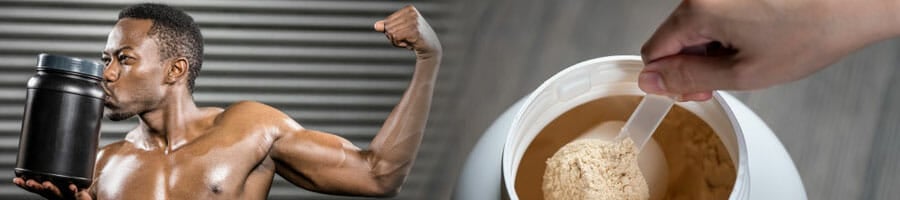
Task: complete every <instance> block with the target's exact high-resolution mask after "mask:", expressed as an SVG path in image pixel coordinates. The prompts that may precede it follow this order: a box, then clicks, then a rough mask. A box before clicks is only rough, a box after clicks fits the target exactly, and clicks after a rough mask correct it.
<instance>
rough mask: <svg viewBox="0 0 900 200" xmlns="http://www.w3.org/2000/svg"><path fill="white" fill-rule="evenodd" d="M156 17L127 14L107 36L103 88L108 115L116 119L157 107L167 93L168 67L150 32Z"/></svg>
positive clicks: (104, 53) (104, 51) (123, 118)
mask: <svg viewBox="0 0 900 200" xmlns="http://www.w3.org/2000/svg"><path fill="white" fill-rule="evenodd" d="M151 26H153V21H152V20H148V19H133V18H124V19H121V20H119V21H118V23H116V25H115V27H113V30H112V31H111V32H110V33H109V38H107V40H106V48H105V49H104V50H103V61H104V62H105V64H106V70H105V71H104V72H103V79H104V83H103V86H104V87H103V88H104V90H105V92H106V95H107V97H106V100H105V101H104V105H105V106H106V108H107V109H106V117H107V118H109V119H110V120H113V121H119V120H125V119H128V118H131V117H132V116H134V115H137V114H142V113H144V112H147V111H150V110H153V109H156V107H157V106H158V104H159V103H160V102H161V100H162V98H163V94H164V91H165V90H164V88H165V87H164V77H163V75H164V74H165V73H163V71H164V67H163V63H162V61H161V60H160V56H161V55H159V46H158V45H157V44H156V39H155V38H154V37H152V36H150V35H148V34H147V32H148V31H150V27H151Z"/></svg>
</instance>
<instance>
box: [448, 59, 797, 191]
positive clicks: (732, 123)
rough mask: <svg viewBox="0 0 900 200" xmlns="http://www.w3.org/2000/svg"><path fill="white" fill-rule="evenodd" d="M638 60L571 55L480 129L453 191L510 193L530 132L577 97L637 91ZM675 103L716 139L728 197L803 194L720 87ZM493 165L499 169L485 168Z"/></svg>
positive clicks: (772, 142)
mask: <svg viewBox="0 0 900 200" xmlns="http://www.w3.org/2000/svg"><path fill="white" fill-rule="evenodd" d="M642 67H643V63H642V62H641V59H640V57H638V56H610V57H603V58H597V59H593V60H588V61H585V62H582V63H578V64H576V65H573V66H571V67H569V68H567V69H565V70H563V71H561V72H559V73H558V74H556V75H554V76H553V77H551V78H550V79H548V80H547V81H546V82H544V84H542V85H541V86H540V87H539V88H538V89H536V90H535V91H534V92H533V93H531V94H530V95H529V96H527V97H525V98H524V99H523V100H520V101H519V102H518V103H516V104H515V105H513V106H512V107H511V108H510V109H509V110H507V111H506V113H504V114H503V115H502V116H500V118H499V119H498V120H497V121H495V123H494V125H492V126H491V128H490V129H488V131H487V132H486V133H485V135H484V136H483V138H482V140H480V141H479V143H478V144H477V145H476V147H475V149H474V150H473V152H472V153H471V154H470V157H469V159H468V161H467V163H466V165H465V166H464V170H463V172H462V174H461V176H460V179H459V182H458V184H457V188H456V190H455V193H454V199H500V196H503V197H504V198H505V199H514V200H518V199H519V197H518V195H517V193H516V192H515V189H514V188H515V183H516V175H517V170H518V169H519V165H520V161H521V160H522V157H523V154H524V152H525V150H526V149H527V148H528V146H529V144H531V142H532V140H533V139H534V138H535V137H536V136H537V134H538V133H539V132H540V131H541V130H542V129H543V128H544V127H545V126H547V125H548V124H549V123H550V122H551V121H553V120H554V119H556V118H557V117H559V116H560V115H561V114H563V113H565V112H566V111H568V110H570V109H572V108H574V107H576V106H579V105H582V104H584V103H585V102H589V101H592V100H595V99H599V98H603V97H609V96H621V95H631V96H642V95H644V93H643V92H642V91H640V89H638V87H637V83H636V81H637V74H638V72H640V70H641V68H642ZM676 105H677V106H679V107H681V108H684V109H685V110H687V111H689V112H691V113H693V114H695V115H696V116H698V117H699V118H701V119H702V120H703V121H704V122H706V124H708V125H709V126H710V128H712V129H713V131H714V132H715V133H716V135H717V136H718V137H719V138H720V139H721V141H722V143H723V144H724V146H725V148H726V150H727V151H728V154H729V155H730V157H731V159H732V162H733V163H734V166H735V167H736V173H737V177H736V179H735V183H734V187H733V189H732V192H731V194H730V199H806V194H805V191H804V190H803V185H802V182H801V181H800V177H799V175H798V174H797V172H796V169H795V168H794V166H793V163H792V162H791V160H790V157H789V156H788V155H787V153H786V152H785V151H784V148H783V147H782V146H781V144H780V142H778V140H777V138H775V137H774V134H772V133H771V130H769V129H768V127H766V126H765V124H764V123H762V121H761V120H759V118H758V117H757V116H756V115H755V114H753V113H752V112H751V111H750V110H749V109H747V108H746V106H744V105H743V104H741V103H740V102H739V101H737V100H736V99H734V98H733V97H731V96H730V95H728V94H727V93H724V92H716V93H715V94H714V98H713V99H712V100H710V101H706V102H679V103H677V104H676ZM748 131H749V132H748ZM753 149H755V150H753ZM501 152H502V153H501ZM754 162H756V163H754ZM751 163H754V164H751ZM498 165H499V166H498ZM497 167H500V168H501V169H502V170H500V172H499V174H498V172H497V171H492V170H491V168H493V169H494V170H496V168H497ZM751 172H752V174H753V175H752V176H751ZM498 176H499V177H498ZM501 177H502V179H501ZM751 180H753V181H751ZM751 185H752V186H751ZM751 191H752V192H751Z"/></svg>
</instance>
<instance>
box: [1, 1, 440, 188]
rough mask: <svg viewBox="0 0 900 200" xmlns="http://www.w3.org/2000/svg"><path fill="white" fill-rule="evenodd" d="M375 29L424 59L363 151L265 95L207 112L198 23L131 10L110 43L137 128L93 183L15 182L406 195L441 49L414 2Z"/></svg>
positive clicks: (121, 110) (122, 101) (113, 114)
mask: <svg viewBox="0 0 900 200" xmlns="http://www.w3.org/2000/svg"><path fill="white" fill-rule="evenodd" d="M375 29H376V30H377V31H380V32H384V34H385V35H386V36H387V37H388V39H389V40H390V41H391V43H393V45H394V46H397V47H402V48H408V49H411V50H412V51H414V52H415V56H416V66H415V72H414V73H413V77H412V81H411V82H410V86H409V88H408V89H407V90H406V92H405V93H404V94H403V97H402V99H401V100H400V102H399V103H398V105H397V106H396V107H395V108H394V110H393V112H391V114H390V116H388V118H387V120H386V121H385V123H384V126H383V127H382V128H381V131H379V132H378V134H377V135H376V136H375V139H374V140H373V141H372V143H371V145H370V149H367V150H364V149H360V148H358V147H356V146H354V145H353V144H352V143H350V142H349V141H347V140H346V139H344V138H341V137H339V136H336V135H333V134H330V133H325V132H321V131H316V130H310V129H305V128H303V127H302V126H301V125H300V124H298V123H297V122H295V121H294V120H293V119H292V118H291V117H290V116H288V115H286V114H284V113H282V112H280V111H278V110H277V109H275V108H272V107H270V106H267V105H265V104H262V103H258V102H252V101H242V102H238V103H235V104H233V105H231V106H229V107H228V108H225V109H222V108H198V107H197V106H196V105H195V103H194V101H193V97H192V96H191V94H192V88H193V82H194V78H195V77H196V76H197V73H198V71H199V69H200V66H201V62H202V48H203V47H202V36H200V33H199V29H198V27H197V25H196V24H195V23H194V22H193V19H191V17H190V16H188V15H187V14H185V13H184V12H182V11H180V10H177V9H174V8H172V7H169V6H166V5H159V4H140V5H135V6H132V7H129V8H126V9H124V10H122V12H121V13H120V15H119V20H118V22H117V23H116V25H115V27H114V28H113V30H112V31H111V32H110V34H109V38H108V39H107V43H106V49H105V50H104V51H103V61H104V62H105V63H106V70H105V71H104V74H103V78H104V79H105V81H104V84H103V86H104V89H105V91H106V92H107V96H108V98H107V99H106V104H105V105H106V108H107V115H106V117H107V118H110V119H111V120H124V119H128V118H130V117H132V116H138V117H139V118H140V123H139V124H138V126H137V128H135V129H134V130H131V131H130V132H128V134H127V136H125V139H124V140H123V141H119V142H115V143H112V144H109V145H107V146H105V147H103V148H102V149H100V151H99V153H98V156H97V162H96V163H97V165H96V167H95V169H94V181H93V183H92V185H91V186H90V187H89V188H77V187H75V186H74V185H69V186H68V187H62V188H58V187H57V186H55V185H53V184H52V183H50V182H43V183H38V182H36V181H34V180H23V179H22V178H15V179H14V180H13V182H14V183H15V184H16V185H18V186H20V187H22V188H24V189H26V190H28V191H30V192H34V193H37V194H40V195H42V196H44V197H47V198H50V199H59V198H73V197H74V198H76V199H265V198H266V196H267V194H268V192H269V187H270V186H271V183H272V178H273V177H274V175H275V173H278V174H279V175H281V176H282V177H284V178H285V179H287V180H288V181H290V182H291V183H293V184H295V185H297V186H299V187H302V188H305V189H308V190H311V191H316V192H321V193H328V194H340V195H360V196H376V197H384V196H392V195H395V194H397V192H398V191H399V189H400V186H401V184H403V181H404V179H405V177H406V175H407V174H408V173H409V171H410V169H411V168H412V165H413V159H414V158H415V156H416V152H417V150H418V148H419V144H420V142H421V140H422V134H423V131H424V128H425V121H426V118H427V117H428V110H429V107H430V104H431V96H432V90H433V86H434V83H435V79H436V75H437V71H438V68H439V65H440V60H441V45H440V43H439V42H438V38H437V36H436V35H435V34H434V31H433V30H432V29H431V28H430V27H429V25H428V23H427V22H426V21H425V19H424V18H422V16H421V15H420V14H419V13H418V11H417V10H416V9H415V8H414V7H413V6H407V7H404V8H402V9H400V10H399V11H397V12H395V13H393V14H392V15H390V16H388V17H387V18H386V19H384V20H382V21H378V22H376V23H375ZM248 67H252V66H248Z"/></svg>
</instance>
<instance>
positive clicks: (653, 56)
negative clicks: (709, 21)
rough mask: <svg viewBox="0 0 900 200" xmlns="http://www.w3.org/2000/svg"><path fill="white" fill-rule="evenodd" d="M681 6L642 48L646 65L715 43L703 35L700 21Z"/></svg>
mask: <svg viewBox="0 0 900 200" xmlns="http://www.w3.org/2000/svg"><path fill="white" fill-rule="evenodd" d="M684 6H685V5H684V4H682V5H680V6H679V7H678V8H676V9H675V11H673V12H672V14H671V15H670V16H669V18H667V19H666V21H665V22H663V23H662V24H661V25H660V26H659V27H658V28H657V29H656V32H654V33H653V36H651V37H650V39H648V40H647V42H645V43H644V46H643V47H642V48H641V57H642V59H643V60H644V63H648V64H649V63H652V62H654V61H656V60H659V59H660V58H664V57H667V56H671V55H676V54H678V53H679V52H681V51H682V49H684V48H687V47H691V46H698V45H703V44H706V43H710V42H712V41H714V40H713V39H711V38H709V37H707V36H704V35H703V33H701V28H702V27H701V24H702V22H700V21H699V20H700V19H697V18H695V17H693V16H692V13H689V12H690V11H687V10H686V9H685V8H684Z"/></svg>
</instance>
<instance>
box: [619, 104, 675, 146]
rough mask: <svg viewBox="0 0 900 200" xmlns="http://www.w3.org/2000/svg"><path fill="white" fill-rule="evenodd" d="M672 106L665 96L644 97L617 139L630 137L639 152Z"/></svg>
mask: <svg viewBox="0 0 900 200" xmlns="http://www.w3.org/2000/svg"><path fill="white" fill-rule="evenodd" d="M672 104H675V101H674V100H672V99H671V98H669V97H666V96H659V95H652V94H648V95H646V96H644V99H643V100H641V103H640V104H638V106H637V109H635V110H634V113H631V117H629V118H628V121H626V122H625V126H624V127H622V130H621V132H619V138H625V137H631V140H633V141H634V144H635V147H637V149H638V152H640V150H641V149H643V148H644V145H645V144H647V141H650V136H653V131H656V128H657V127H659V123H660V122H662V120H663V118H665V117H666V114H668V113H669V109H671V108H672Z"/></svg>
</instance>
